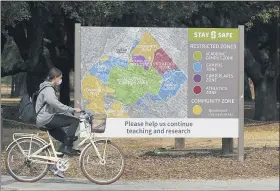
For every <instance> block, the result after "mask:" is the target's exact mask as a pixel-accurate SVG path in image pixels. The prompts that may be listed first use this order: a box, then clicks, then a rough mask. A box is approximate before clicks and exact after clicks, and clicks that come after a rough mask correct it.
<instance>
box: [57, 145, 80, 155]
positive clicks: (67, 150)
mask: <svg viewBox="0 0 280 191" xmlns="http://www.w3.org/2000/svg"><path fill="white" fill-rule="evenodd" d="M59 152H62V153H63V154H65V155H68V156H79V155H80V153H79V152H77V150H74V149H73V148H72V147H71V146H68V145H65V144H62V145H61V147H60V148H59Z"/></svg>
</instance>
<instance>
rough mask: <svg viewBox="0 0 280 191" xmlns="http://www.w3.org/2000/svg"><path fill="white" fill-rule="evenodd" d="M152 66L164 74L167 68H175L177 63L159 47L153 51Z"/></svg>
mask: <svg viewBox="0 0 280 191" xmlns="http://www.w3.org/2000/svg"><path fill="white" fill-rule="evenodd" d="M152 66H153V67H154V68H155V69H156V70H157V71H158V72H159V73H160V74H164V73H165V72H167V71H168V70H171V69H174V70H177V69H178V67H177V65H176V64H175V63H174V62H173V61H172V60H171V58H170V57H169V56H168V55H167V54H166V52H165V51H164V50H163V49H162V48H160V49H158V50H157V51H156V52H155V55H154V60H153V64H152Z"/></svg>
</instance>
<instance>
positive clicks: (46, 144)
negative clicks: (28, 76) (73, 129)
mask: <svg viewBox="0 0 280 191" xmlns="http://www.w3.org/2000/svg"><path fill="white" fill-rule="evenodd" d="M79 127H80V130H79V131H78V132H77V133H76V135H80V134H81V133H83V132H86V134H87V136H86V138H84V139H83V140H82V141H81V142H80V143H79V144H78V145H77V147H76V148H81V147H82V146H83V145H85V143H86V142H87V141H89V142H90V143H89V144H91V145H92V146H93V148H94V150H95V152H96V154H97V156H98V158H99V160H100V161H101V163H104V162H105V153H106V145H107V144H106V145H105V149H104V152H103V157H102V156H101V154H100V152H99V151H98V149H97V147H96V144H95V142H96V140H95V136H94V135H95V134H94V133H91V132H90V129H89V128H87V124H86V121H85V120H84V119H80V124H79ZM47 134H48V138H49V142H46V141H45V140H43V139H42V138H40V137H39V133H37V134H28V133H14V134H13V140H14V141H13V142H12V143H11V144H10V145H9V146H8V147H7V149H6V151H7V150H8V149H9V147H10V146H11V145H12V144H13V143H14V142H16V144H17V145H18V147H19V149H20V151H21V152H22V154H23V155H24V156H25V157H26V158H27V159H28V160H30V161H31V162H35V163H41V164H56V162H57V161H58V160H59V159H61V157H58V155H62V153H59V152H56V150H55V148H54V144H53V141H52V138H51V136H50V134H49V132H48V131H47ZM17 136H20V137H21V138H18V139H17V138H16V137H17ZM24 138H30V139H31V141H30V146H29V150H28V155H27V154H26V153H25V152H24V150H23V149H22V147H21V146H20V145H19V143H18V141H20V140H21V139H24ZM33 139H35V140H36V141H38V142H40V143H42V144H43V145H44V146H43V147H42V148H40V149H38V150H37V151H35V152H34V153H32V154H31V153H30V152H31V145H32V140H33ZM99 140H101V139H99ZM105 141H106V143H107V142H108V138H107V139H105ZM49 147H51V150H52V153H53V155H54V156H52V155H51V153H50V152H49V150H48V152H49V154H50V156H42V155H39V154H40V153H41V152H42V151H44V150H45V149H48V148H49ZM36 159H43V160H45V161H41V160H36Z"/></svg>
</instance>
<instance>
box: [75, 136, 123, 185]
mask: <svg viewBox="0 0 280 191" xmlns="http://www.w3.org/2000/svg"><path fill="white" fill-rule="evenodd" d="M95 145H96V147H97V150H98V152H99V153H100V155H101V158H102V159H103V160H104V161H101V160H100V159H99V157H98V156H97V152H96V151H95V148H94V147H93V146H92V144H91V143H89V144H88V145H87V146H86V147H85V148H84V149H83V151H82V153H81V157H80V168H81V170H82V172H83V174H84V176H85V177H86V178H87V179H88V180H90V181H91V182H94V183H96V184H101V185H104V184H111V183H113V182H115V181H117V180H118V179H119V178H120V177H121V176H122V174H123V172H124V168H125V160H124V154H123V153H122V151H121V150H120V149H119V148H118V146H117V145H115V144H113V143H112V142H110V141H107V142H106V141H105V140H99V141H96V142H95Z"/></svg>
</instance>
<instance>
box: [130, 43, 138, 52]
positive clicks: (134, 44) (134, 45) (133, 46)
mask: <svg viewBox="0 0 280 191" xmlns="http://www.w3.org/2000/svg"><path fill="white" fill-rule="evenodd" d="M138 43H139V40H134V42H133V45H132V47H131V49H130V52H132V50H133V49H134V48H135V47H136V46H137V45H138Z"/></svg>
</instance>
